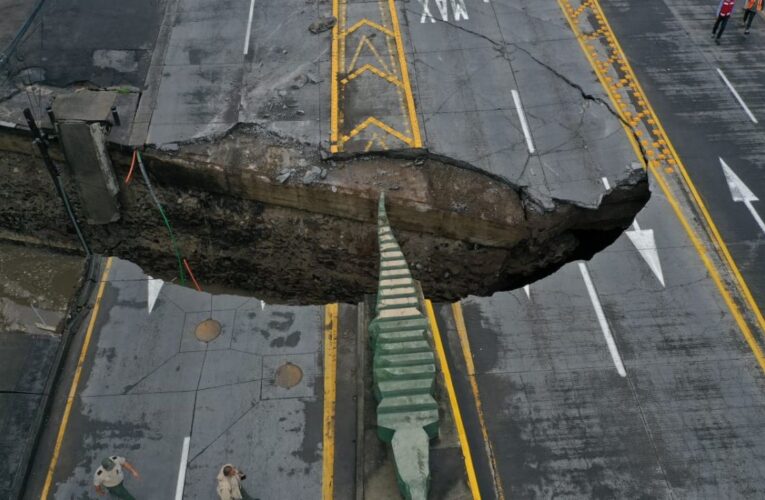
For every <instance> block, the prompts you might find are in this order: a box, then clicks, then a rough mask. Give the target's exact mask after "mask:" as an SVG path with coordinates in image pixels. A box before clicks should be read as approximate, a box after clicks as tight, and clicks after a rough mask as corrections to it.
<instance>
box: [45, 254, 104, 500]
mask: <svg viewBox="0 0 765 500" xmlns="http://www.w3.org/2000/svg"><path fill="white" fill-rule="evenodd" d="M111 268H112V258H111V257H109V258H108V259H106V266H105V267H104V271H103V273H101V284H100V285H99V287H98V293H97V294H96V301H95V303H94V304H93V311H92V312H91V313H90V322H89V323H88V329H87V330H86V332H85V339H84V340H83V342H82V349H81V350H80V357H79V359H78V360H77V368H76V369H75V370H74V378H73V379H72V387H71V388H70V389H69V396H67V398H66V406H65V407H64V416H63V417H62V418H61V424H60V425H59V427H58V435H57V436H56V445H55V447H54V448H53V456H52V457H51V459H50V465H49V466H48V474H47V475H46V476H45V485H44V486H43V490H42V493H41V494H40V500H45V499H46V498H48V494H49V493H50V488H51V486H52V484H53V474H54V473H55V472H56V465H57V464H58V457H59V455H60V454H61V446H62V445H63V443H64V436H65V435H66V428H67V425H68V423H69V416H70V415H71V413H72V406H73V405H74V400H75V397H76V396H77V387H78V386H79V384H80V377H81V376H82V367H83V365H84V364H85V358H86V357H87V354H88V347H89V346H90V339H91V338H92V337H93V329H94V328H95V326H96V320H97V319H98V311H99V310H100V309H101V298H102V297H103V296H104V289H105V288H106V280H107V279H108V278H109V271H110V270H111Z"/></svg>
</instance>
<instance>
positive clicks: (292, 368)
mask: <svg viewBox="0 0 765 500" xmlns="http://www.w3.org/2000/svg"><path fill="white" fill-rule="evenodd" d="M301 380H303V370H301V369H300V367H299V366H298V365H293V364H292V363H290V362H289V361H287V362H286V363H284V364H283V365H282V366H280V367H279V368H277V369H276V385H278V386H279V387H284V388H285V389H292V388H293V387H295V386H296V385H298V384H299V383H300V381H301Z"/></svg>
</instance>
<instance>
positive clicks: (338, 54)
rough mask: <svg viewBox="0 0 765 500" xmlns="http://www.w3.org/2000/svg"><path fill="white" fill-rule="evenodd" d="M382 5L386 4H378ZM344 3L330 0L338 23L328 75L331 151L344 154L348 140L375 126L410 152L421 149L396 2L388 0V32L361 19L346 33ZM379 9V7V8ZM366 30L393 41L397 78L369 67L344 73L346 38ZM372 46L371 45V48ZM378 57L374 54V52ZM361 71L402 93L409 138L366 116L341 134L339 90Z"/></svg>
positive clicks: (367, 20)
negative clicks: (378, 78) (410, 150)
mask: <svg viewBox="0 0 765 500" xmlns="http://www.w3.org/2000/svg"><path fill="white" fill-rule="evenodd" d="M377 1H378V2H380V4H381V5H382V3H383V2H384V1H385V0H377ZM346 3H347V0H332V13H333V15H334V16H335V18H336V19H337V23H336V24H335V26H334V27H333V28H332V56H331V63H332V66H331V71H332V74H331V75H330V80H331V82H330V151H331V152H332V153H338V152H341V151H343V150H344V145H345V143H346V142H348V141H349V140H351V139H352V138H353V137H355V136H356V135H358V134H359V133H361V132H362V131H363V130H365V129H367V128H368V127H369V126H376V127H377V128H378V129H380V130H381V131H382V132H383V133H386V134H388V135H391V136H393V137H395V138H396V139H398V140H400V141H401V142H403V143H404V144H407V145H408V146H410V147H413V148H421V147H422V136H421V134H420V125H419V121H418V119H417V112H416V108H415V104H414V94H413V92H412V85H411V82H410V79H409V66H408V64H407V60H406V55H405V54H404V42H403V37H402V35H401V26H400V24H399V20H398V11H397V8H396V2H395V0H387V6H388V11H389V14H388V15H389V16H390V21H391V25H392V26H391V27H390V29H389V28H388V27H386V26H381V25H380V24H378V23H376V22H374V21H371V20H369V19H362V20H360V21H359V22H357V23H356V24H354V25H353V26H352V27H351V28H350V29H346V26H347V19H346V16H347V10H348V9H347V5H346ZM381 9H382V7H381ZM364 25H366V26H369V27H370V28H372V29H375V30H377V31H379V32H380V34H381V35H382V36H384V37H386V39H389V37H392V38H393V39H394V40H395V52H396V56H397V60H398V66H399V71H398V72H399V73H400V74H399V75H396V74H394V73H395V72H394V73H387V72H385V71H382V70H380V69H379V68H374V67H372V66H370V67H369V68H362V69H361V70H359V71H357V72H354V73H353V74H351V75H346V74H345V73H346V69H345V57H346V50H345V48H346V47H345V43H346V39H347V37H348V35H350V34H351V33H353V32H355V31H357V30H358V29H359V28H360V27H361V26H364ZM365 40H366V43H367V44H370V42H369V40H368V39H365ZM370 46H371V45H370ZM360 49H361V42H360V43H359V47H358V50H357V51H356V54H355V56H354V62H355V59H356V58H358V54H359V51H360ZM375 54H376V55H377V52H375ZM394 69H395V68H391V71H394ZM364 71H369V72H370V73H372V74H375V75H377V76H379V77H381V78H383V79H384V80H386V81H388V82H389V83H391V84H392V85H394V86H396V87H397V88H401V89H403V92H404V100H405V102H406V106H404V107H405V109H404V110H402V111H403V112H404V114H405V115H406V118H407V119H408V121H409V127H410V130H411V137H408V136H406V135H405V134H402V133H401V132H399V131H397V130H395V129H394V128H393V127H391V126H389V125H387V124H385V123H384V122H383V121H382V120H381V119H380V118H378V117H373V116H369V117H366V118H365V119H364V120H362V122H361V123H360V124H359V125H357V126H356V127H354V128H353V130H351V131H350V132H349V133H348V134H344V133H343V131H342V130H341V129H342V124H343V122H344V115H343V110H342V107H341V105H342V103H341V101H342V93H343V92H342V88H341V87H344V86H345V85H346V84H348V83H349V82H350V81H352V80H354V79H355V78H356V77H357V76H359V75H360V74H362V73H363V72H364Z"/></svg>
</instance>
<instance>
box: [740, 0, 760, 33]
mask: <svg viewBox="0 0 765 500" xmlns="http://www.w3.org/2000/svg"><path fill="white" fill-rule="evenodd" d="M762 3H763V0H746V3H745V4H744V21H743V24H745V25H746V29H745V31H744V34H745V35H748V34H749V28H751V27H752V21H754V16H756V15H757V12H759V11H761V10H762Z"/></svg>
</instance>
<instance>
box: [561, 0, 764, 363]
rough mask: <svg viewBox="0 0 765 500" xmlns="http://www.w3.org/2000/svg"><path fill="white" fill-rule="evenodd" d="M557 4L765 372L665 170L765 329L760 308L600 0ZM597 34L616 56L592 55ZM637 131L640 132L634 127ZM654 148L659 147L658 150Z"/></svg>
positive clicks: (745, 326)
mask: <svg viewBox="0 0 765 500" xmlns="http://www.w3.org/2000/svg"><path fill="white" fill-rule="evenodd" d="M558 4H559V6H560V8H561V10H562V11H563V14H564V16H565V17H566V20H567V21H568V23H569V25H570V27H571V29H572V31H573V32H574V34H575V36H576V38H577V40H578V42H579V45H580V47H581V48H582V51H583V52H584V55H585V57H586V58H587V60H588V61H589V63H590V65H591V66H592V69H593V70H594V71H595V74H596V75H597V77H598V80H599V81H600V83H601V85H602V86H603V88H604V89H605V91H606V92H607V94H608V96H609V99H610V100H611V103H612V104H613V106H614V109H616V110H617V113H619V114H620V115H621V116H622V118H623V121H622V126H623V128H624V130H625V133H626V134H627V138H628V139H629V141H630V143H631V144H632V147H633V149H634V150H635V154H636V155H637V157H638V158H639V159H640V161H641V162H642V163H643V166H644V167H645V168H647V169H648V170H649V171H650V172H651V173H652V174H653V176H654V178H655V179H656V183H657V184H658V185H659V187H660V188H661V190H662V192H663V193H664V195H665V196H666V197H667V201H668V202H669V204H670V206H671V207H672V210H673V212H674V213H675V215H676V217H677V218H678V220H679V221H680V224H681V225H682V226H683V229H684V230H685V232H686V234H687V235H688V238H689V239H690V240H691V243H692V245H693V247H694V248H695V250H696V252H697V253H698V255H699V257H700V258H701V261H702V262H703V264H704V267H705V268H706V269H707V272H708V273H709V275H710V277H711V278H712V281H713V282H714V284H715V286H716V287H717V289H718V291H719V293H720V295H721V296H722V298H723V301H724V302H725V304H726V306H727V307H728V310H729V311H730V312H731V314H732V315H733V318H734V320H735V322H736V324H737V325H738V327H739V329H740V330H741V332H742V333H743V335H744V338H745V340H746V342H747V344H748V345H749V348H750V349H751V351H752V353H753V354H754V356H755V358H756V359H757V363H758V364H759V365H760V368H761V369H762V371H763V372H765V356H764V355H763V351H762V348H761V347H760V345H759V343H758V341H757V340H756V338H755V336H754V332H753V331H752V329H751V328H750V326H749V324H748V322H747V321H746V319H745V318H744V316H743V314H742V312H741V310H740V309H739V307H738V305H736V302H735V301H734V299H733V294H732V292H731V291H730V290H729V289H728V287H727V286H726V285H725V283H724V281H723V279H722V277H721V275H720V271H719V270H718V269H717V267H716V266H715V264H714V262H713V261H712V258H711V257H710V255H709V252H708V251H707V249H706V248H705V246H704V244H703V243H702V240H701V238H700V236H699V235H698V234H697V233H696V231H695V230H694V229H693V227H692V226H691V224H690V223H689V221H688V218H687V217H686V216H685V214H684V213H683V210H682V208H681V207H680V203H679V202H678V200H677V198H676V197H675V195H674V193H673V192H672V190H671V188H670V186H669V183H668V180H667V178H666V177H665V172H667V173H671V172H674V169H675V168H676V169H677V170H678V171H679V172H680V175H681V177H682V179H683V181H684V183H685V186H686V188H687V189H688V191H689V192H690V194H691V198H692V200H693V202H694V204H695V205H696V207H697V209H698V211H699V212H700V213H701V215H702V217H703V219H704V221H705V223H706V226H707V228H708V229H709V233H710V236H711V239H712V240H713V242H714V244H715V245H716V247H717V249H718V250H719V252H720V253H721V254H722V258H723V261H724V262H725V263H726V264H727V266H728V269H729V271H730V273H731V275H732V276H733V278H734V280H735V283H736V286H737V288H738V290H739V291H740V292H741V295H742V296H743V298H744V301H745V303H746V304H747V306H748V308H749V310H750V311H751V312H752V314H753V315H754V317H755V319H756V322H757V324H758V325H759V328H760V329H761V330H762V331H763V332H765V319H763V315H762V312H761V311H760V309H759V307H758V305H757V303H756V301H755V300H754V297H753V296H752V294H751V291H750V290H749V287H748V286H747V284H746V282H745V281H744V278H743V276H742V275H741V272H740V271H739V269H738V266H737V265H736V263H735V261H734V260H733V257H732V256H731V254H730V251H729V250H728V247H727V245H726V244H725V242H724V241H723V239H722V236H721V235H720V232H719V231H718V229H717V226H716V225H715V223H714V221H713V220H712V217H711V215H710V214H709V211H708V210H707V208H706V205H705V204H704V202H703V200H702V199H701V196H700V195H699V193H698V190H697V189H696V187H695V185H694V184H693V181H692V180H691V178H690V176H689V175H688V171H687V170H686V168H685V165H684V164H683V162H682V160H681V158H680V156H679V155H678V154H677V150H676V149H675V147H674V145H673V144H672V141H671V140H670V139H669V136H668V135H667V133H666V130H665V129H664V126H663V125H662V123H661V121H660V120H659V118H658V116H657V115H656V112H655V111H654V109H653V107H652V106H651V103H650V101H649V100H648V97H647V96H646V94H645V92H644V91H643V88H642V86H641V85H640V82H639V81H638V79H637V76H636V75H635V72H634V70H633V69H632V65H631V64H630V63H629V60H628V59H627V56H626V55H625V53H624V50H623V49H622V47H621V45H620V44H619V41H618V40H617V38H616V36H615V35H614V32H613V30H612V29H611V26H610V24H609V22H608V19H607V18H606V15H605V13H604V12H603V9H602V8H601V6H600V3H599V2H598V0H585V1H584V2H583V3H582V4H580V6H579V7H578V8H576V9H574V7H573V6H572V5H571V2H570V0H558ZM588 8H589V9H591V12H592V13H593V14H594V16H595V19H596V22H597V23H598V26H596V30H595V31H594V33H592V34H591V35H587V34H584V33H582V31H581V29H580V28H579V24H578V22H577V19H578V18H579V16H581V15H582V14H584V13H585V12H586V11H587V9H588ZM601 37H602V38H604V39H605V43H606V45H607V47H608V49H610V50H611V51H612V52H613V53H614V54H615V56H613V57H612V58H611V59H610V60H609V61H606V62H603V61H596V60H595V58H596V56H597V49H596V48H595V47H592V46H590V45H588V42H591V41H593V40H597V39H599V38H601ZM617 64H618V69H619V70H621V73H622V74H623V75H624V78H623V79H621V80H619V81H614V80H613V79H612V78H610V77H609V76H608V75H606V72H607V71H608V70H609V69H616V65H617ZM625 86H626V87H628V88H629V89H630V90H631V91H632V93H633V95H634V98H635V101H637V104H638V106H639V108H640V109H639V112H638V113H637V115H634V116H633V115H631V114H630V113H629V112H627V111H626V109H627V105H626V103H625V102H624V100H623V99H622V97H621V96H619V95H618V94H617V92H618V90H619V89H621V88H625ZM627 123H629V124H630V125H631V126H632V127H635V129H634V130H633V129H631V128H630V127H629V126H628V125H627ZM638 124H643V125H644V128H645V129H646V130H647V131H648V132H649V134H650V135H652V136H653V138H654V139H655V140H654V141H653V142H652V143H651V142H648V141H647V140H644V141H643V142H642V144H639V143H638V142H637V139H636V138H635V135H634V132H635V131H637V125H638ZM638 133H642V132H640V131H638ZM641 146H643V148H644V149H646V150H647V154H648V156H649V159H648V160H647V161H646V159H645V158H644V157H643V154H642V150H641ZM652 146H653V148H652ZM654 148H658V151H657V150H656V149H654ZM662 163H665V165H666V167H667V168H666V170H665V171H663V170H662V168H661V167H662V166H663V165H662Z"/></svg>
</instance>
